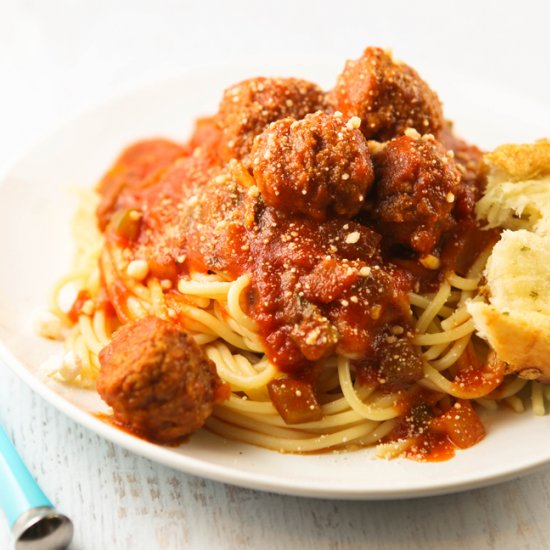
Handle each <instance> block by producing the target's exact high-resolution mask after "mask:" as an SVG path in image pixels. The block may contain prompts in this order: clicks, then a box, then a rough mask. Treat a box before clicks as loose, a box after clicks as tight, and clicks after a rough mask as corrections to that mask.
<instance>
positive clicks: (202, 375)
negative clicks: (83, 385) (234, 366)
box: [97, 317, 221, 443]
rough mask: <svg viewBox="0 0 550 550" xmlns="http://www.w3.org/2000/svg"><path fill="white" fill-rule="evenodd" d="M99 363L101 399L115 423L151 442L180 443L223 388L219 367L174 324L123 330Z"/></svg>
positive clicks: (144, 322)
mask: <svg viewBox="0 0 550 550" xmlns="http://www.w3.org/2000/svg"><path fill="white" fill-rule="evenodd" d="M99 361H100V363H101V369H100V372H99V377H98V380H97V390H98V392H99V394H100V395H101V397H102V399H103V400H104V401H105V402H106V403H107V404H108V405H110V406H111V407H112V408H113V411H114V416H115V419H116V420H118V421H119V422H122V423H123V424H125V425H127V426H128V427H130V428H131V429H133V430H135V431H136V432H137V433H139V434H140V435H143V436H144V437H146V438H148V439H150V440H153V441H158V442H161V443H177V442H179V441H181V440H182V439H183V438H184V437H185V436H186V435H188V434H190V433H192V432H194V431H196V430H198V429H199V428H200V427H201V426H202V425H203V424H204V422H205V421H206V419H207V418H208V417H209V416H210V414H211V413H212V410H213V407H214V403H215V394H216V389H217V388H218V386H219V385H220V384H221V382H220V379H219V378H218V376H217V374H216V369H215V366H214V364H213V363H212V361H210V360H209V359H208V358H207V357H206V356H205V355H204V353H203V351H202V350H201V349H200V348H199V346H198V345H197V344H196V343H195V341H194V340H193V339H192V338H191V337H190V336H189V335H187V334H186V333H185V332H183V331H182V330H181V329H179V328H178V327H177V326H176V325H174V324H173V323H169V322H167V321H164V320H162V319H159V318H158V317H146V318H144V319H141V320H139V321H137V322H135V323H132V324H129V325H125V326H123V327H122V328H121V329H120V330H118V331H117V332H116V333H115V335H114V337H113V339H112V341H111V343H110V344H109V345H107V346H106V347H105V348H103V349H102V350H101V352H100V354H99Z"/></svg>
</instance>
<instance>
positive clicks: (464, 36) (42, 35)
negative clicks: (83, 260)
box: [0, 0, 550, 550]
mask: <svg viewBox="0 0 550 550" xmlns="http://www.w3.org/2000/svg"><path fill="white" fill-rule="evenodd" d="M549 6H550V4H548V3H546V2H540V1H537V0H523V1H522V2H521V3H518V2H517V1H500V2H498V3H497V2H479V1H476V0H463V1H462V2H461V3H460V6H459V7H458V6H457V7H452V6H451V3H442V2H439V1H437V0H429V1H425V2H422V3H419V2H406V1H397V0H395V1H390V0H385V1H384V2H379V3H378V4H376V3H374V2H369V3H367V2H364V0H347V1H344V0H342V1H341V2H339V3H335V2H334V1H333V0H326V1H324V0H305V1H301V2H295V1H291V0H288V1H287V0H279V1H278V2H276V3H269V2H255V1H254V0H233V1H232V2H227V3H221V2H205V1H200V2H199V1H197V2H188V1H176V0H157V1H153V0H126V1H121V2H107V1H106V2H102V1H94V2H88V1H86V0H51V1H48V2H40V1H39V0H25V1H22V0H0V172H2V171H3V170H4V169H5V168H7V166H8V164H10V163H11V162H12V161H13V160H14V159H15V158H16V157H17V155H19V154H20V153H22V152H23V151H24V150H25V149H27V147H29V146H30V145H31V144H32V143H33V142H35V141H36V140H37V139H38V138H40V136H42V135H44V134H45V133H47V131H48V130H49V129H50V128H51V127H52V126H55V125H57V124H58V123H59V121H60V120H63V119H65V118H67V117H68V116H71V115H73V114H74V113H76V112H78V111H81V110H82V109H84V108H87V107H88V106H90V105H93V104H95V103H98V102H100V101H102V100H103V99H105V98H107V97H109V96H111V95H112V94H114V93H119V92H121V91H125V90H128V89H131V88H133V87H135V86H139V85H141V84H143V83H145V82H149V81H151V80H156V79H160V78H164V77H168V76H171V75H175V74H179V73H181V72H182V71H183V70H185V69H186V68H189V67H191V66H194V65H207V64H219V63H220V62H221V63H225V62H229V61H228V60H233V61H243V60H245V59H250V58H251V57H254V58H256V61H257V60H258V58H262V57H269V58H271V59H273V58H279V59H281V58H283V59H284V58H288V57H289V56H290V57H291V58H294V59H299V58H300V57H303V58H311V57H312V56H322V55H330V56H331V57H334V56H339V57H341V58H342V59H345V58H346V57H353V56H358V55H359V53H360V51H361V50H362V48H364V47H365V46H366V45H369V44H373V45H381V46H391V47H393V48H394V50H395V52H396V53H397V54H398V55H399V57H402V58H404V59H405V60H407V61H409V62H410V63H411V64H412V65H413V66H415V67H418V68H419V69H421V68H424V67H431V66H435V67H438V66H439V67H441V66H446V68H447V69H451V70H456V71H458V72H462V73H464V72H467V73H468V74H469V75H470V76H472V75H473V76H474V77H476V76H479V78H480V79H483V80H487V79H489V80H492V81H493V84H495V85H497V86H503V87H505V88H506V89H511V90H513V91H516V92H519V93H521V94H525V95H528V96H531V97H533V98H535V99H538V100H540V101H545V102H546V103H548V101H549V99H548V98H549V95H550V93H549V92H548V90H550V71H548V68H549V66H548V59H549V58H550V55H549V54H550V46H549V44H548V40H547V24H548V23H547V22H548V20H549V19H550V8H549ZM421 72H422V71H421ZM296 76H299V75H296ZM548 134H549V135H550V128H549V130H548ZM1 238H6V236H4V235H0V239H1ZM0 262H1V259H0ZM4 268H5V267H4V266H3V265H1V263H0V269H4ZM0 292H2V289H0ZM0 421H1V422H3V423H4V425H5V426H6V428H7V431H8V433H9V434H10V436H11V437H12V438H13V440H14V442H15V444H16V446H17V448H18V450H19V452H20V453H21V455H22V456H23V458H24V459H25V461H26V462H27V464H28V466H29V467H30V469H31V470H32V472H33V473H34V474H35V475H36V477H37V478H38V481H39V483H40V484H41V486H42V487H43V489H44V490H45V492H46V493H47V494H48V495H49V496H50V497H51V499H52V500H53V501H54V502H55V503H56V505H58V506H59V508H60V509H61V510H62V511H64V512H66V513H67V514H69V515H70V516H71V517H72V518H73V520H74V522H75V528H76V532H75V540H74V544H73V548H74V549H82V550H88V549H90V550H92V549H93V550H96V549H99V550H102V549H117V550H118V549H122V550H126V549H129V550H134V549H137V550H141V549H147V550H148V549H151V550H155V549H165V548H168V549H172V548H175V549H179V548H201V549H202V548H216V549H217V548H231V549H233V548H244V549H247V548H266V549H271V548H275V549H276V548H282V549H284V550H290V549H294V548H299V549H301V550H306V549H314V550H321V549H325V548H326V549H339V548H369V549H391V550H393V549H397V550H401V549H409V548H411V549H416V548H422V549H431V548H437V549H441V548H443V549H444V550H451V549H454V548H460V549H464V548H471V549H472V550H477V549H481V550H483V549H498V550H506V549H523V548H525V549H533V550H539V549H546V548H550V496H549V495H550V469H547V470H546V471H541V472H539V473H537V474H533V475H530V476H528V477H525V478H523V479H520V480H517V481H512V482H508V483H505V484H502V485H498V486H495V487H492V488H487V489H481V490H476V491H470V492H467V493H462V494H456V495H450V496H442V497H433V498H426V499H416V500H408V501H395V502H345V501H323V500H308V499H301V498H294V497H284V496H279V495H272V494H265V493H260V492H255V491H251V490H246V489H240V488H236V487H231V486H228V485H222V484H219V483H214V482H210V481H205V480H202V479H198V478H195V477H191V476H187V475H184V474H181V473H178V472H176V471H173V470H171V469H168V468H165V467H163V466H159V465H157V464H154V463H152V462H150V461H148V460H146V459H143V458H139V457H136V456H133V455H131V454H129V453H128V452H126V451H124V450H121V449H119V448H117V447H115V446H113V445H112V444H111V443H108V442H106V441H104V440H102V439H101V438H99V437H98V436H96V435H94V434H92V433H90V432H88V431H87V430H85V429H83V428H81V427H80V426H78V425H76V424H75V423H74V422H73V421H72V420H69V419H67V418H65V417H64V416H63V415H62V414H60V413H58V412H57V411H56V410H55V409H53V408H52V407H51V406H50V405H48V404H47V403H45V402H44V401H43V400H42V399H41V398H40V397H38V396H36V395H34V394H33V393H32V392H31V390H30V389H28V388H27V387H26V386H25V385H24V384H23V383H22V382H20V381H19V380H18V379H17V378H16V377H15V376H14V375H13V374H12V373H11V372H10V371H8V370H7V368H6V367H5V366H4V365H1V364H0ZM548 436H549V437H550V434H548ZM9 545H10V543H9V536H8V532H7V528H6V525H5V523H4V522H3V521H2V520H1V519H0V549H2V550H3V549H7V548H9V547H10V546H9Z"/></svg>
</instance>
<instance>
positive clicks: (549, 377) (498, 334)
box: [468, 302, 550, 384]
mask: <svg viewBox="0 0 550 550" xmlns="http://www.w3.org/2000/svg"><path fill="white" fill-rule="evenodd" d="M468 311H469V312H470V314H471V315H472V317H473V318H474V322H475V325H476V328H477V330H478V332H479V333H480V335H481V336H483V337H485V338H486V339H487V340H488V342H489V344H490V346H491V347H492V348H493V349H494V350H495V351H496V353H497V356H498V358H499V359H500V360H501V361H505V362H506V363H508V373H512V372H516V373H517V374H518V376H520V377H521V378H527V379H530V380H538V381H539V382H542V383H544V384H550V319H549V318H548V317H546V318H543V316H540V319H533V318H530V317H529V316H528V315H527V314H520V313H508V314H505V313H502V312H500V311H498V310H497V309H496V308H495V307H494V306H492V305H489V304H485V303H482V302H472V303H470V304H469V306H468ZM534 321H535V322H534ZM536 321H539V323H538V324H537V323H536Z"/></svg>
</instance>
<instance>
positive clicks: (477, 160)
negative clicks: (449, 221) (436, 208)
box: [439, 122, 487, 220]
mask: <svg viewBox="0 0 550 550" xmlns="http://www.w3.org/2000/svg"><path fill="white" fill-rule="evenodd" d="M439 139H440V140H441V143H443V145H444V146H445V147H447V148H448V149H450V150H451V151H453V153H454V158H455V161H456V163H457V167H458V169H459V170H460V172H461V173H462V178H461V181H460V187H459V189H458V190H457V193H456V205H455V210H454V212H455V215H456V217H457V218H458V219H460V220H464V219H473V218H475V212H474V210H475V205H476V202H477V201H478V200H479V199H480V198H481V196H482V194H483V191H484V189H485V185H486V182H487V167H486V166H485V163H484V162H483V152H482V151H481V150H480V149H479V148H478V147H476V146H475V145H470V144H468V143H466V142H465V141H464V140H463V139H461V138H459V137H458V136H457V135H456V134H454V132H453V128H452V125H451V124H450V123H449V122H447V124H446V125H445V127H444V128H443V130H442V131H441V134H440V136H439Z"/></svg>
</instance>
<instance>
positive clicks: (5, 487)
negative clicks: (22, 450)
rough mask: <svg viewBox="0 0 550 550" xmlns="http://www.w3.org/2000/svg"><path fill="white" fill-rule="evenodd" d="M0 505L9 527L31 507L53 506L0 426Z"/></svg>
mask: <svg viewBox="0 0 550 550" xmlns="http://www.w3.org/2000/svg"><path fill="white" fill-rule="evenodd" d="M0 506H1V507H2V509H3V510H4V513H5V514H6V518H7V520H8V523H9V525H10V528H11V527H12V526H13V524H14V523H15V522H16V521H17V518H19V517H20V516H21V515H22V514H23V513H24V512H26V511H28V510H29V509H31V508H38V507H47V508H53V505H52V503H51V502H50V501H49V500H48V497H46V495H45V494H44V493H43V492H42V490H41V489H40V487H39V486H38V484H37V483H36V481H35V480H34V478H33V477H32V475H31V474H30V472H29V470H27V467H26V466H25V464H23V461H22V460H21V458H20V457H19V455H18V454H17V451H16V450H15V448H14V446H13V445H12V443H11V441H10V439H9V438H8V436H7V434H6V432H5V431H4V429H3V428H2V426H0Z"/></svg>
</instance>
